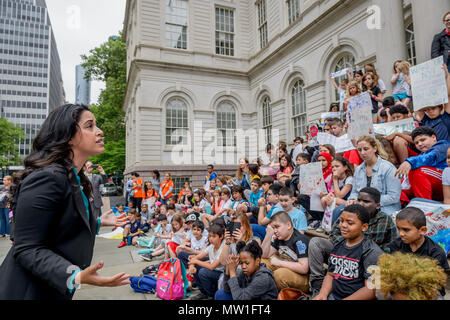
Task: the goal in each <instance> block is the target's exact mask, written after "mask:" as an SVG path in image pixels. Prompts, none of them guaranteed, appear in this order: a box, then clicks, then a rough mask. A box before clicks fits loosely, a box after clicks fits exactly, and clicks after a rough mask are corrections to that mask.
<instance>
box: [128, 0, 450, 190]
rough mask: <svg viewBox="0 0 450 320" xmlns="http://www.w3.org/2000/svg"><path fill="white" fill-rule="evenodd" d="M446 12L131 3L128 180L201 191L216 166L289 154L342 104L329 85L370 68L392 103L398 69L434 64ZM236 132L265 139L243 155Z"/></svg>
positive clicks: (402, 0)
mask: <svg viewBox="0 0 450 320" xmlns="http://www.w3.org/2000/svg"><path fill="white" fill-rule="evenodd" d="M449 10H450V2H448V1H447V0H433V1H423V0H389V1H387V0H372V1H371V0H256V1H255V0H127V6H126V14H125V23H124V37H125V39H126V42H127V75H128V87H127V93H126V97H125V101H124V106H123V108H124V111H125V112H126V126H127V147H126V154H127V157H126V172H125V173H129V172H130V171H139V172H141V173H142V174H143V176H144V177H149V176H150V172H151V170H153V169H159V170H161V171H162V172H164V171H171V172H172V174H173V176H175V177H179V179H178V180H177V182H181V181H183V179H182V178H183V177H184V178H186V179H187V178H189V179H190V180H191V181H192V183H193V185H194V186H200V185H201V181H202V180H203V178H204V175H205V173H206V165H207V164H209V163H214V164H215V166H216V168H217V171H218V172H220V173H234V172H235V170H236V165H237V163H238V160H239V158H240V157H242V156H243V155H245V156H247V157H248V158H249V160H250V161H252V160H253V159H254V158H255V152H256V153H257V154H261V153H264V146H265V144H266V142H268V141H271V142H274V140H276V138H277V137H278V138H279V139H280V140H285V141H287V142H288V145H292V144H293V139H294V138H295V137H296V136H303V135H304V134H305V130H306V129H307V125H308V124H309V123H313V122H315V121H317V120H318V119H319V118H320V114H321V113H322V112H325V111H327V110H328V106H329V105H330V103H331V102H334V101H336V100H337V99H338V97H337V93H336V91H335V90H334V88H333V86H332V83H331V81H330V73H332V72H335V71H337V70H340V69H343V68H345V67H352V68H353V69H354V70H355V69H359V68H362V67H363V66H364V64H365V63H368V62H371V63H374V64H375V66H376V67H377V70H378V73H379V75H380V77H381V79H383V81H384V82H385V83H386V85H387V89H388V94H389V93H390V92H391V90H392V87H391V86H390V78H391V74H392V66H393V62H394V61H395V60H398V59H408V60H409V61H410V62H411V63H412V64H417V63H421V62H424V61H426V60H428V59H429V58H430V48H431V41H432V38H433V35H434V34H436V33H438V32H439V31H441V30H442V29H443V25H442V16H443V15H444V13H445V12H447V11H449ZM239 129H241V130H249V129H254V130H256V131H257V133H258V134H259V136H258V137H259V139H257V140H255V138H247V139H245V141H246V142H245V146H246V148H245V151H243V150H241V149H242V148H238V144H239V139H240V138H241V136H242V135H243V134H245V133H246V132H244V133H243V132H242V131H241V130H239ZM214 132H215V133H217V136H216V138H214V137H211V136H213V135H214V134H211V133H214ZM247 133H248V132H247ZM256 145H257V149H256V150H255V151H250V150H253V149H255V146H256ZM252 148H253V149H252ZM180 150H184V151H185V152H186V153H185V154H184V155H185V156H186V155H187V156H186V158H185V159H184V161H181V160H180ZM195 151H199V152H195ZM189 152H191V154H190V155H189V154H188V153H189ZM221 152H224V153H225V154H226V155H227V156H228V157H229V158H228V159H225V158H224V157H221V156H219V155H220V154H221ZM225 160H227V161H225Z"/></svg>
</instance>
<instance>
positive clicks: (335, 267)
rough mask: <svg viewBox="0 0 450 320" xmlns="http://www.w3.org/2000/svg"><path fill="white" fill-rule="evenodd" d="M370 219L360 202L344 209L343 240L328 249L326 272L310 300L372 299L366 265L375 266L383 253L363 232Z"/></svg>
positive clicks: (367, 266) (341, 219)
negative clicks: (315, 293)
mask: <svg viewBox="0 0 450 320" xmlns="http://www.w3.org/2000/svg"><path fill="white" fill-rule="evenodd" d="M369 220H370V214H369V211H367V209H366V208H364V207H363V206H361V205H359V204H352V205H350V206H347V207H345V208H344V211H343V212H342V215H341V217H340V225H339V227H340V229H341V234H342V237H343V239H342V240H341V241H339V242H337V243H336V244H335V246H334V248H333V249H332V250H331V254H330V258H329V259H328V273H327V275H326V276H325V279H324V281H323V283H322V287H321V289H320V292H319V294H318V295H317V296H315V297H314V299H313V300H327V299H328V300H343V299H345V300H373V299H375V289H369V288H368V286H367V282H368V279H369V277H370V276H371V273H370V272H369V269H368V268H369V266H372V265H377V261H378V257H379V256H380V255H381V254H382V253H383V252H382V251H381V249H380V247H378V245H377V244H376V243H375V242H374V241H373V240H371V239H369V238H368V237H366V236H365V235H364V232H365V231H366V230H367V229H368V227H369Z"/></svg>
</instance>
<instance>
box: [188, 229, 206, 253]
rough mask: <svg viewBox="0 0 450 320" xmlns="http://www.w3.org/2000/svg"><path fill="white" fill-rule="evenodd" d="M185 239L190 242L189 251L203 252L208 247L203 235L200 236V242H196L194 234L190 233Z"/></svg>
mask: <svg viewBox="0 0 450 320" xmlns="http://www.w3.org/2000/svg"><path fill="white" fill-rule="evenodd" d="M187 239H188V240H189V241H190V242H191V249H194V250H203V249H204V248H206V246H207V245H208V236H206V237H205V235H204V234H203V235H202V237H201V238H200V240H197V238H195V236H194V234H192V233H191V234H189V236H188V237H187Z"/></svg>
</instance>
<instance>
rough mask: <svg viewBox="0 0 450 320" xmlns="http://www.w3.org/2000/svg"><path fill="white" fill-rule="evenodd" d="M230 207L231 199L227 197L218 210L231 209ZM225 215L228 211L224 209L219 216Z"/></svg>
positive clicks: (231, 204) (231, 206)
mask: <svg viewBox="0 0 450 320" xmlns="http://www.w3.org/2000/svg"><path fill="white" fill-rule="evenodd" d="M232 208H233V202H232V201H231V199H228V200H227V201H226V202H223V203H222V206H221V207H220V209H219V210H222V209H232ZM226 215H228V212H226V211H225V212H224V213H222V214H221V216H226Z"/></svg>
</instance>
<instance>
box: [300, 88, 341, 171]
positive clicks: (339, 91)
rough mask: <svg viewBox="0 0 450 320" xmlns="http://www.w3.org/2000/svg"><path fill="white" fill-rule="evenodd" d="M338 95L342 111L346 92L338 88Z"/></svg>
mask: <svg viewBox="0 0 450 320" xmlns="http://www.w3.org/2000/svg"><path fill="white" fill-rule="evenodd" d="M338 93H339V111H343V110H344V101H345V97H346V96H347V92H346V90H344V89H342V88H341V87H339V88H338ZM292 160H294V162H295V158H293V159H292Z"/></svg>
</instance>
